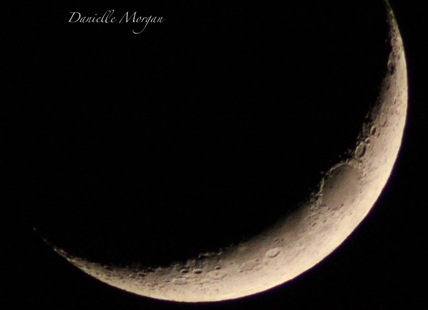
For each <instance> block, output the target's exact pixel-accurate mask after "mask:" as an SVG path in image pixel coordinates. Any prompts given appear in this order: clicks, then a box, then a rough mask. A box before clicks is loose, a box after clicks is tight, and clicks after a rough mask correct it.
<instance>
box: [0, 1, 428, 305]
mask: <svg viewBox="0 0 428 310" xmlns="http://www.w3.org/2000/svg"><path fill="white" fill-rule="evenodd" d="M391 4H392V6H393V8H394V10H395V13H396V16H397V19H398V23H399V26H400V30H401V32H402V35H403V39H404V43H405V48H406V53H407V60H408V69H409V87H410V88H409V117H408V123H407V127H406V132H405V136H404V140H403V145H402V149H401V152H400V155H399V158H398V160H397V163H396V167H395V169H394V172H393V174H392V176H391V178H390V180H389V182H388V185H387V187H386V188H385V190H384V191H383V193H382V195H381V197H380V199H379V200H378V202H377V203H376V205H375V207H374V208H373V210H372V211H371V213H370V214H369V216H368V217H367V218H366V219H365V220H364V221H363V223H362V224H361V225H360V226H359V227H358V228H357V229H356V231H355V232H354V233H353V234H352V235H351V236H350V237H349V238H348V239H347V240H346V241H345V242H344V244H342V245H341V246H340V247H339V248H338V249H337V250H336V251H334V253H332V254H331V255H330V256H329V257H328V258H326V259H325V260H324V261H322V262H321V263H320V264H319V265H317V266H316V267H315V268H313V269H311V270H309V271H307V272H306V273H304V274H303V275H301V276H299V277H298V278H296V279H295V280H293V281H291V282H289V283H286V284H284V285H282V286H280V287H277V288H274V289H272V290H270V291H267V292H264V293H261V294H257V295H254V296H250V297H246V298H242V299H238V300H233V301H227V302H220V303H211V304H210V303H207V304H178V303H172V302H165V301H157V300H153V299H149V298H144V297H140V296H135V295H132V294H129V293H126V292H123V291H120V290H117V289H114V288H111V287H109V286H107V285H105V284H103V283H101V282H99V281H97V280H95V279H92V278H91V277H89V276H87V275H85V274H84V273H83V272H81V271H79V270H77V269H76V268H74V267H73V266H71V265H70V264H68V263H67V262H65V261H64V260H63V259H61V258H60V257H59V256H58V255H56V254H55V253H54V252H53V251H52V250H51V249H50V248H49V247H48V246H47V245H46V244H45V243H44V242H43V241H42V240H41V238H40V236H39V235H38V234H37V233H35V232H34V231H33V227H35V226H36V227H37V228H38V230H39V231H40V232H41V233H43V234H44V235H45V236H47V237H48V238H49V239H51V240H52V241H54V242H56V243H57V244H59V245H61V246H64V247H65V248H67V249H69V250H71V251H74V252H75V253H78V254H83V255H86V256H88V257H91V258H93V259H98V260H100V261H104V262H112V263H117V262H119V261H121V260H125V261H135V260H136V259H140V260H142V261H145V262H147V263H156V264H159V263H164V262H165V263H166V262H168V261H170V260H172V259H183V258H187V257H188V256H189V255H197V254H198V253H199V252H200V251H204V250H210V249H216V248H218V247H219V246H223V245H225V244H229V243H237V242H239V241H240V240H242V239H245V238H249V237H251V236H252V235H253V234H256V233H257V232H259V231H260V230H262V229H263V228H264V227H266V226H269V224H270V223H272V222H273V221H274V220H275V219H276V218H278V217H279V216H280V215H282V214H284V213H286V212H289V211H292V206H293V205H295V203H296V202H298V200H299V199H300V197H302V196H304V195H305V194H307V191H308V188H309V189H313V188H314V186H316V181H317V180H318V179H319V175H320V174H319V172H320V171H322V170H323V169H327V168H328V165H329V164H330V163H331V162H332V161H335V160H337V154H339V153H343V152H344V151H346V149H348V148H350V147H352V145H353V143H355V140H353V139H354V138H355V136H356V133H357V132H358V129H359V125H360V124H361V122H362V120H363V118H364V116H365V113H366V111H367V108H368V106H369V105H370V104H371V103H372V102H373V100H375V98H376V95H377V85H378V81H379V79H380V78H381V76H382V70H383V69H384V63H382V61H383V59H385V45H384V44H383V42H382V40H383V39H385V38H384V37H382V35H384V32H383V31H384V29H383V28H382V27H383V26H384V23H383V22H382V21H381V20H379V19H378V17H379V16H380V15H379V7H376V5H374V4H373V1H361V2H358V3H356V4H355V6H354V5H351V4H346V3H341V2H339V1H330V2H328V3H326V4H324V3H317V2H315V3H311V5H305V4H302V3H300V4H294V3H284V4H283V5H282V6H278V4H276V5H275V6H274V5H268V4H265V3H262V2H261V1H250V2H248V1H246V2H238V1H236V2H233V4H230V3H228V4H223V5H222V4H218V3H215V2H213V1H206V2H201V1H199V2H197V1H193V2H192V1H187V2H183V3H176V2H173V1H169V2H168V1H163V2H162V1H159V2H158V3H157V5H156V6H154V5H153V6H152V5H149V4H147V3H144V4H141V3H140V4H126V5H125V4H123V2H122V3H121V4H116V5H115V4H112V5H107V4H105V3H104V4H103V5H102V6H97V5H96V4H91V5H88V3H86V4H83V3H82V4H81V3H79V2H75V3H73V4H72V5H67V4H59V3H58V4H51V5H46V6H43V5H36V4H29V3H25V4H22V5H21V4H19V5H18V6H14V7H13V8H12V7H10V8H9V7H8V8H7V9H6V10H7V11H8V12H9V13H10V14H8V15H7V17H6V16H5V17H4V18H3V19H2V24H3V25H2V33H3V42H4V45H3V46H4V47H3V49H4V50H6V55H7V56H6V57H4V58H3V61H2V62H1V63H2V68H4V69H5V70H2V72H4V75H5V77H6V79H5V82H4V83H3V87H2V90H3V91H2V93H3V95H4V100H2V111H4V112H3V113H1V126H2V127H1V128H2V129H1V135H2V140H3V141H4V143H2V144H3V145H4V148H3V151H2V155H1V158H2V159H1V162H2V166H3V173H1V182H2V184H3V186H2V188H3V189H4V194H3V195H2V201H3V202H2V206H3V208H2V216H1V225H0V226H1V232H2V237H1V239H2V242H1V243H0V262H1V264H0V265H1V269H0V271H1V274H2V275H3V276H2V280H3V281H2V282H3V284H2V285H1V286H0V307H1V308H2V309H17V308H22V309H31V308H36V307H43V308H44V309H88V310H89V309H102V308H106V309H203V308H205V309H231V310H232V309H265V308H273V309H279V308H286V307H287V308H289V309H309V308H317V309H389V308H391V306H397V305H400V306H402V307H405V306H406V307H409V306H412V307H415V306H417V307H422V306H423V304H424V303H423V293H424V287H423V283H424V279H425V278H426V271H425V267H424V262H425V261H426V259H427V258H428V255H427V250H426V248H425V245H426V239H425V236H426V232H425V231H424V229H425V224H426V221H425V220H424V216H425V213H426V211H425V208H426V201H425V197H426V188H425V184H426V183H427V182H426V180H425V176H426V172H427V167H426V165H427V164H426V154H427V144H426V141H427V138H428V137H427V133H428V127H427V113H428V111H427V107H426V100H427V98H426V96H425V94H424V91H425V84H426V82H427V80H428V76H427V73H426V72H427V70H426V69H427V68H428V66H427V60H426V55H427V52H428V49H427V44H426V36H425V35H424V31H425V30H426V26H427V25H426V23H427V22H426V18H425V17H424V14H423V10H422V5H421V4H422V2H418V1H398V0H395V1H391ZM111 8H114V9H115V10H116V11H117V12H120V13H118V15H120V14H121V13H123V12H125V11H138V12H141V14H144V13H143V12H148V14H158V15H162V16H165V20H166V21H165V23H163V24H155V25H148V27H147V28H146V30H145V31H144V32H143V33H142V34H140V35H134V34H132V25H123V24H122V25H117V24H112V25H105V24H101V25H94V24H83V25H78V24H68V23H67V21H68V19H69V16H70V14H69V12H70V11H81V12H82V13H83V12H92V13H98V14H100V13H102V12H104V11H105V10H107V9H111ZM152 12H153V13H152ZM379 42H380V43H379ZM342 141H343V142H342ZM314 171H315V172H314ZM136 206H140V207H136ZM141 206H142V207H141ZM284 206H287V207H286V209H284ZM419 283H422V284H419Z"/></svg>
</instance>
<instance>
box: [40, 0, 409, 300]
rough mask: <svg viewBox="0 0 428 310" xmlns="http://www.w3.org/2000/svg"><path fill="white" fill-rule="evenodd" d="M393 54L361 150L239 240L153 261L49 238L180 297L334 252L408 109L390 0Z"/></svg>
mask: <svg viewBox="0 0 428 310" xmlns="http://www.w3.org/2000/svg"><path fill="white" fill-rule="evenodd" d="M385 6H386V10H387V20H388V24H389V37H388V42H389V45H390V53H389V58H388V59H387V60H386V63H387V69H386V74H385V76H384V78H383V81H382V83H381V86H380V93H379V97H378V99H377V101H376V102H374V104H373V105H372V107H371V108H370V110H369V111H368V113H367V117H366V120H365V121H364V123H363V124H362V128H361V130H360V133H359V135H358V137H357V139H356V141H357V142H356V144H355V146H354V147H353V149H351V150H349V151H348V153H347V154H346V156H345V159H341V160H340V161H338V162H336V163H334V164H332V165H331V166H330V168H329V170H328V171H327V172H325V173H324V174H323V175H322V176H321V179H320V181H319V185H318V187H317V190H316V191H314V192H313V193H312V194H310V195H309V196H308V197H304V198H303V199H302V202H301V204H300V206H299V208H297V209H296V210H295V211H293V213H290V214H287V215H285V216H284V217H283V218H282V219H281V220H279V221H278V222H276V223H275V224H274V225H273V226H271V227H270V228H269V229H268V230H266V231H264V232H263V233H261V234H259V235H258V236H256V237H254V238H252V239H250V240H248V241H245V242H241V243H240V244H238V245H234V246H229V247H227V248H222V249H221V250H218V251H215V252H208V253H201V254H200V255H199V256H198V257H194V258H189V259H188V260H187V261H183V262H175V263H171V264H170V265H168V266H161V267H151V266H142V265H139V264H135V265H132V266H121V267H118V266H112V265H102V264H99V263H97V262H94V261H89V260H87V259H85V258H83V257H78V256H75V255H72V254H70V253H68V252H67V251H66V250H65V249H62V248H60V247H57V246H56V245H54V244H51V243H50V242H49V241H47V242H48V243H49V244H50V246H52V248H53V249H54V250H55V251H56V252H57V253H58V254H59V255H61V256H62V257H64V258H65V259H66V260H67V261H69V262H70V263H71V264H73V265H74V266H76V267H77V268H79V269H81V270H82V271H84V272H86V273H87V274H89V275H91V276H92V277H94V278H96V279H98V280H100V281H102V282H105V283H107V284H109V285H111V286H114V287H116V288H119V289H122V290H125V291H128V292H131V293H135V294H138V295H142V296H146V297H151V298H156V299H161V300H171V301H178V302H212V301H221V300H229V299H235V298H240V297H243V296H248V295H252V294H256V293H259V292H263V291H266V290H268V289H270V288H273V287H275V286H278V285H280V284H283V283H285V282H287V281H289V280H291V279H293V278H295V277H297V276H299V275H300V274H302V273H303V272H305V271H307V270H308V269H310V268H312V267H313V266H315V265H316V264H318V263H319V262H320V261H321V260H323V259H324V258H325V257H326V256H328V255H329V254H330V253H331V252H332V251H334V250H335V249H336V248H337V247H338V246H339V245H340V244H341V243H342V242H343V241H344V240H345V239H346V238H347V237H348V236H349V235H350V234H351V233H352V231H353V230H354V229H355V228H356V227H357V226H358V225H359V223H360V222H361V221H362V220H363V219H364V218H365V216H366V215H367V214H368V212H369V211H370V209H371V208H372V207H373V205H374V203H375V202H376V200H377V199H378V197H379V195H380V193H381V191H382V190H383V188H384V186H385V184H386V183H387V181H388V178H389V176H390V174H391V171H392V169H393V167H394V163H395V161H396V158H397V155H398V152H399V149H400V145H401V141H402V136H403V131H404V127H405V121H406V113H407V96H408V95H407V69H406V60H405V54H404V48H403V42H402V38H401V35H400V31H399V28H398V25H397V22H396V19H395V17H394V14H393V11H392V9H391V7H390V5H389V3H388V2H387V1H385Z"/></svg>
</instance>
